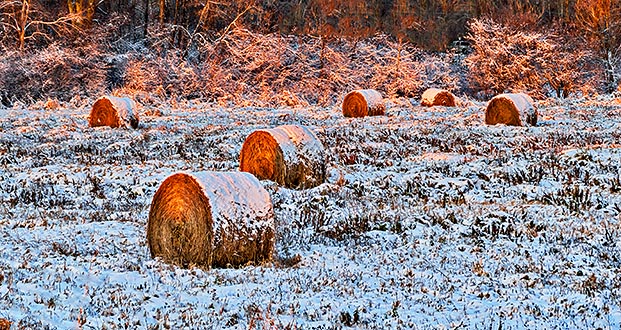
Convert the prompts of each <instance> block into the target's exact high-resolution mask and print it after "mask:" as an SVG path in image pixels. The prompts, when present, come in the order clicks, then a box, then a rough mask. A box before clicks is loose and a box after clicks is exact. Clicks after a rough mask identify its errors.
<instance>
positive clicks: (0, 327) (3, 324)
mask: <svg viewBox="0 0 621 330" xmlns="http://www.w3.org/2000/svg"><path fill="white" fill-rule="evenodd" d="M0 330H11V322H10V321H9V320H7V319H3V318H0Z"/></svg>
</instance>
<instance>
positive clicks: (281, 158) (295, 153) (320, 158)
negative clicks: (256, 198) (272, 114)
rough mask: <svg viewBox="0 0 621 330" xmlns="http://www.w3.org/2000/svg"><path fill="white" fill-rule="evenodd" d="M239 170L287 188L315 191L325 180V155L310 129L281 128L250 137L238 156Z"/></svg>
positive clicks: (260, 132) (257, 133)
mask: <svg viewBox="0 0 621 330" xmlns="http://www.w3.org/2000/svg"><path fill="white" fill-rule="evenodd" d="M239 168H240V170H241V171H243V172H249V173H252V174H254V175H255V176H256V177H257V178H259V179H260V180H265V179H267V180H271V181H274V182H277V183H278V184H280V185H281V186H284V187H286V188H293V189H306V188H313V187H316V186H318V185H320V184H322V183H323V182H324V181H325V179H326V153H325V150H324V148H323V145H322V144H321V141H319V139H318V138H317V136H316V135H315V133H313V132H312V131H311V130H310V129H308V128H307V127H305V126H298V125H285V126H279V127H276V128H273V129H262V130H257V131H254V132H253V133H251V134H250V135H248V137H247V138H246V140H245V141H244V144H243V146H242V149H241V153H240V155H239Z"/></svg>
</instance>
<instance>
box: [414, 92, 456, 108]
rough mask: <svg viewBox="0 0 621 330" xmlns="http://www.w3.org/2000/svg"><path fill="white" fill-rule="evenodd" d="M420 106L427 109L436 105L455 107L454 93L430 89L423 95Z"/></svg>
mask: <svg viewBox="0 0 621 330" xmlns="http://www.w3.org/2000/svg"><path fill="white" fill-rule="evenodd" d="M420 104H421V105H422V106H425V107H433V106H436V105H440V106H445V107H454V106H455V105H456V103H455V96H454V95H453V93H451V92H449V91H447V90H445V89H439V88H429V89H428V90H426V91H425V92H424V93H423V96H422V98H421V101H420Z"/></svg>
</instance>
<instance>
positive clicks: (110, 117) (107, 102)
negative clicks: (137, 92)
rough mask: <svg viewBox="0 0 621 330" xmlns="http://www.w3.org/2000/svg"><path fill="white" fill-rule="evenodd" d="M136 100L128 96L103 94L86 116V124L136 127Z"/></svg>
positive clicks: (137, 119) (137, 120)
mask: <svg viewBox="0 0 621 330" xmlns="http://www.w3.org/2000/svg"><path fill="white" fill-rule="evenodd" d="M138 122H139V118H138V111H137V109H136V102H134V100H132V99H130V98H129V97H115V96H103V97H101V98H99V99H98V100H97V101H96V102H95V104H93V108H92V109H91V113H90V115H89V117H88V126H90V127H98V126H110V127H127V126H131V127H132V128H138Z"/></svg>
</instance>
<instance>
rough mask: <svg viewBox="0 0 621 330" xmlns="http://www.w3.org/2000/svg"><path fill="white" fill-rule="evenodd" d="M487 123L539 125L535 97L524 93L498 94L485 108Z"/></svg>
mask: <svg viewBox="0 0 621 330" xmlns="http://www.w3.org/2000/svg"><path fill="white" fill-rule="evenodd" d="M485 123H486V124H488V125H496V124H505V125H511V126H528V125H530V126H535V125H537V109H536V108H535V106H534V105H533V99H532V98H531V97H530V96H528V95H526V94H523V93H519V94H500V95H496V96H495V97H494V98H493V99H492V100H491V101H489V103H488V105H487V109H486V110H485Z"/></svg>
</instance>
